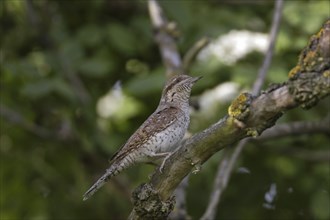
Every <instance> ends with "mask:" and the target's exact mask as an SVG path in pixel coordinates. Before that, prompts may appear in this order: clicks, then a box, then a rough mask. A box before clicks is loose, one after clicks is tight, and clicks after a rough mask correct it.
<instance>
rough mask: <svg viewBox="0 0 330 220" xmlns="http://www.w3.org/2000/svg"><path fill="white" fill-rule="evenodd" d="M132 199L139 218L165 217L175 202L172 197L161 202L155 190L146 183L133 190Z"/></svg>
mask: <svg viewBox="0 0 330 220" xmlns="http://www.w3.org/2000/svg"><path fill="white" fill-rule="evenodd" d="M132 199H133V204H134V211H135V212H136V214H137V215H138V216H139V218H140V219H167V217H168V215H169V214H170V213H171V211H172V210H173V208H174V204H175V200H174V197H171V198H170V199H168V200H167V201H165V202H163V201H162V200H161V199H160V196H159V195H158V193H157V191H156V190H154V189H153V188H152V187H151V186H150V185H149V184H146V183H145V184H142V185H140V186H139V187H137V188H136V189H135V190H134V191H133V193H132Z"/></svg>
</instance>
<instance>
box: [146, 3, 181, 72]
mask: <svg viewBox="0 0 330 220" xmlns="http://www.w3.org/2000/svg"><path fill="white" fill-rule="evenodd" d="M148 7H149V14H150V18H151V22H152V25H153V28H154V29H155V31H156V33H155V38H156V41H157V43H158V46H159V49H160V53H161V56H162V59H163V63H164V65H165V67H166V76H167V77H168V78H169V77H171V76H173V75H175V74H180V73H182V70H183V69H182V61H181V56H180V54H179V52H178V49H177V46H176V43H175V40H174V37H173V36H172V35H171V31H172V30H171V25H169V24H170V23H169V22H168V21H167V19H166V17H165V16H164V14H163V11H162V9H161V7H160V5H159V4H158V2H157V1H156V0H149V1H148ZM172 26H173V25H172Z"/></svg>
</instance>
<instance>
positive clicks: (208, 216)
mask: <svg viewBox="0 0 330 220" xmlns="http://www.w3.org/2000/svg"><path fill="white" fill-rule="evenodd" d="M282 8H283V0H276V4H275V11H274V15H273V23H272V27H271V31H270V42H269V46H268V50H267V53H266V55H265V58H264V61H263V64H262V66H261V68H260V69H259V72H258V77H257V79H256V81H255V83H254V85H253V90H252V94H253V95H257V94H258V93H259V91H260V89H261V87H262V85H263V83H264V80H265V77H266V73H267V71H268V69H269V66H270V63H271V60H272V56H273V52H274V45H275V41H276V37H277V34H278V29H279V25H280V20H281V15H282ZM247 142H248V141H247V139H245V140H242V141H241V142H240V143H239V144H238V145H237V146H236V147H235V148H234V150H233V149H231V148H226V149H225V152H226V153H225V154H224V155H226V156H224V157H223V158H222V160H225V161H228V165H227V163H226V165H222V163H221V165H220V166H219V169H218V171H217V174H216V178H215V182H214V186H213V191H212V193H211V198H210V201H209V204H208V207H207V209H206V211H205V213H204V214H203V216H202V218H201V219H202V220H212V219H214V218H215V215H216V212H217V207H218V203H219V201H220V197H221V194H222V193H223V191H224V190H225V189H226V187H227V184H228V181H229V179H230V174H231V172H232V170H233V168H234V165H235V163H236V160H237V159H238V157H239V155H240V153H241V152H242V150H243V148H244V146H245V145H246V143H247ZM215 191H216V193H215Z"/></svg>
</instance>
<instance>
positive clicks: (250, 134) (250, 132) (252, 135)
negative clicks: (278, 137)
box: [246, 128, 259, 138]
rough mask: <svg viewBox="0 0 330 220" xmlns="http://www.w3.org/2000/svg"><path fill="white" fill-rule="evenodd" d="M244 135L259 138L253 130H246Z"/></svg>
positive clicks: (255, 130)
mask: <svg viewBox="0 0 330 220" xmlns="http://www.w3.org/2000/svg"><path fill="white" fill-rule="evenodd" d="M246 134H247V135H248V136H251V137H254V138H256V137H258V136H259V132H258V131H257V129H253V128H248V129H247V132H246Z"/></svg>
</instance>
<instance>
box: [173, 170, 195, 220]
mask: <svg viewBox="0 0 330 220" xmlns="http://www.w3.org/2000/svg"><path fill="white" fill-rule="evenodd" d="M188 183H189V175H188V176H186V177H185V178H184V179H183V180H182V182H181V183H180V184H179V186H178V187H177V188H176V190H175V192H174V194H175V208H174V210H173V212H172V213H171V214H170V216H169V219H171V220H180V219H185V220H189V219H191V218H190V216H189V215H188V213H187V209H186V189H187V187H188Z"/></svg>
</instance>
